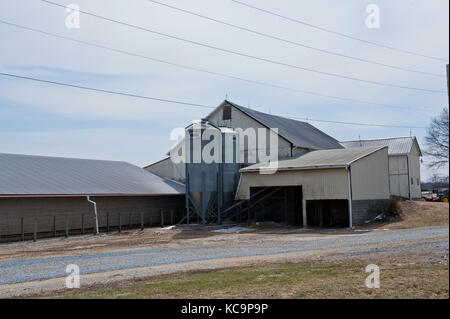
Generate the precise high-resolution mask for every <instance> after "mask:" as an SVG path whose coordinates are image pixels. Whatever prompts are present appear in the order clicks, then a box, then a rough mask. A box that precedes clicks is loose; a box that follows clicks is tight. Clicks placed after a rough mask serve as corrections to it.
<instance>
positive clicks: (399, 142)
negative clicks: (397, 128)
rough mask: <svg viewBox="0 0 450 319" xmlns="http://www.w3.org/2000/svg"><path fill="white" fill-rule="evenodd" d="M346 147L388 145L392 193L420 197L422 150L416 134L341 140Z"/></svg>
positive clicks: (409, 197)
mask: <svg viewBox="0 0 450 319" xmlns="http://www.w3.org/2000/svg"><path fill="white" fill-rule="evenodd" d="M341 144H342V146H344V147H345V148H355V147H381V146H387V147H388V154H389V181H390V189H391V195H394V196H398V197H401V198H406V199H420V198H421V197H422V192H421V188H420V157H421V156H422V151H421V150H420V146H419V143H418V142H417V139H416V137H415V136H405V137H390V138H379V139H370V140H356V141H346V142H341Z"/></svg>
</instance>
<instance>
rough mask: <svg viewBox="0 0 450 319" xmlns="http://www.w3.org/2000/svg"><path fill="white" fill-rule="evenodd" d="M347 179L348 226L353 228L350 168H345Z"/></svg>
mask: <svg viewBox="0 0 450 319" xmlns="http://www.w3.org/2000/svg"><path fill="white" fill-rule="evenodd" d="M346 169H347V177H348V217H349V226H350V228H353V210H352V173H351V170H350V166H347V168H346Z"/></svg>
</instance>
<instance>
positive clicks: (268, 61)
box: [41, 0, 447, 94]
mask: <svg viewBox="0 0 450 319" xmlns="http://www.w3.org/2000/svg"><path fill="white" fill-rule="evenodd" d="M41 1H42V2H45V3H48V4H51V5H55V6H58V7H62V8H65V6H63V5H61V4H58V3H55V2H51V1H48V0H41ZM80 12H81V13H84V14H86V15H89V16H93V17H96V18H98V19H102V20H105V21H109V22H113V23H117V24H120V25H124V26H127V27H130V28H134V29H137V30H141V31H146V32H149V33H153V34H156V35H159V36H163V37H167V38H170V39H174V40H178V41H182V42H186V43H190V44H194V45H197V46H202V47H205V48H209V49H213V50H217V51H221V52H225V53H229V54H234V55H238V56H242V57H246V58H249V59H254V60H258V61H263V62H267V63H271V64H276V65H281V66H285V67H290V68H294V69H298V70H303V71H308V72H312V73H317V74H321V75H327V76H331V77H337V78H342V79H346V80H352V81H357V82H364V83H369V84H374V85H380V86H386V87H393V88H399V89H406V90H414V91H422V92H430V93H440V94H445V93H447V91H442V90H434V89H426V88H418V87H411V86H403V85H397V84H392V83H385V82H378V81H372V80H366V79H360V78H355V77H351V76H346V75H342V74H337V73H330V72H325V71H320V70H316V69H311V68H306V67H302V66H299V65H294V64H289V63H285V62H280V61H275V60H271V59H267V58H261V57H257V56H254V55H250V54H246V53H242V52H238V51H233V50H229V49H224V48H220V47H216V46H213V45H209V44H205V43H201V42H197V41H194V40H189V39H185V38H181V37H178V36H174V35H170V34H167V33H163V32H159V31H154V30H151V29H148V28H145V27H141V26H137V25H134V24H130V23H127V22H123V21H119V20H115V19H111V18H107V17H104V16H101V15H98V14H94V13H90V12H86V11H82V10H80Z"/></svg>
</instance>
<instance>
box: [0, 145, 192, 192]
mask: <svg viewBox="0 0 450 319" xmlns="http://www.w3.org/2000/svg"><path fill="white" fill-rule="evenodd" d="M184 192H185V188H184V185H182V184H180V183H177V182H174V181H171V180H169V179H165V178H162V177H159V176H156V175H155V174H152V173H150V172H148V171H146V170H144V169H142V168H140V167H137V166H135V165H132V164H129V163H126V162H118V161H102V160H87V159H76V158H62V157H47V156H33V155H17V154H2V153H0V197H8V196H16V197H17V196H21V195H23V196H33V195H34V196H44V195H55V196H62V195H70V196H78V195H104V196H120V195H125V196H126V195H145V196H154V195H177V194H184Z"/></svg>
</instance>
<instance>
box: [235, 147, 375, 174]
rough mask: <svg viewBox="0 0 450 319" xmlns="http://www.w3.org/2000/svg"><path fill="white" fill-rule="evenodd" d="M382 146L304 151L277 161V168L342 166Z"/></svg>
mask: <svg viewBox="0 0 450 319" xmlns="http://www.w3.org/2000/svg"><path fill="white" fill-rule="evenodd" d="M383 148H384V147H367V148H364V147H358V148H352V149H338V150H319V151H312V152H309V153H306V154H305V155H302V156H300V157H297V158H291V159H286V160H280V161H278V162H277V163H278V166H277V167H278V170H307V169H324V168H343V167H347V166H349V165H351V164H352V163H353V162H355V161H357V160H358V159H360V158H363V157H365V156H367V155H370V154H372V153H374V152H376V151H379V150H381V149H383ZM264 166H267V163H258V164H255V165H251V166H248V167H246V168H243V169H241V172H250V171H258V170H259V169H260V168H263V167H264Z"/></svg>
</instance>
